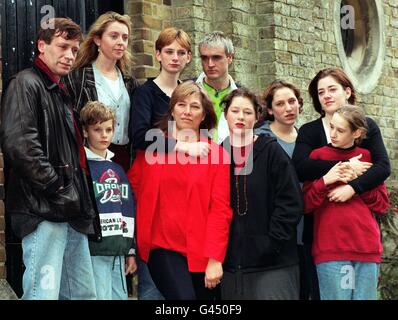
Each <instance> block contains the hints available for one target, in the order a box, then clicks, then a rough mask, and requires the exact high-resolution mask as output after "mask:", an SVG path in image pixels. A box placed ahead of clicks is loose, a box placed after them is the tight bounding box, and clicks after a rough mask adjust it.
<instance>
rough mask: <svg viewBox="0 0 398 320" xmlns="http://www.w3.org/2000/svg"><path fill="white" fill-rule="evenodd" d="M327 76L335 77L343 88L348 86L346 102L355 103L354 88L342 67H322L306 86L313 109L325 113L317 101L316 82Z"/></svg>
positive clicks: (321, 113)
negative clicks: (349, 90)
mask: <svg viewBox="0 0 398 320" xmlns="http://www.w3.org/2000/svg"><path fill="white" fill-rule="evenodd" d="M328 76H331V77H333V79H335V80H336V81H337V82H338V83H339V84H340V85H342V86H343V88H344V89H346V88H350V89H351V96H350V97H349V98H348V103H350V104H355V102H356V93H355V88H354V85H353V84H352V82H351V80H350V79H349V78H348V76H347V74H346V73H345V72H344V71H343V70H342V69H339V68H326V69H323V70H321V71H319V72H318V73H317V74H316V76H315V77H314V79H312V80H311V82H310V84H309V86H308V92H309V94H310V96H311V98H312V102H313V105H314V109H315V111H316V112H318V113H319V114H320V115H322V116H323V115H325V111H323V109H322V105H321V102H320V101H319V96H318V82H319V80H321V79H323V78H326V77H328Z"/></svg>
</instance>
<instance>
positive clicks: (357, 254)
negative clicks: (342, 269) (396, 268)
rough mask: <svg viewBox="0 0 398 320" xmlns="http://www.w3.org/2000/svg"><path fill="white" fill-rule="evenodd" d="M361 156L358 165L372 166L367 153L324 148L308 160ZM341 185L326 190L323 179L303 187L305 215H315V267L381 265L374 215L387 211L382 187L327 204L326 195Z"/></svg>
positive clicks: (381, 251)
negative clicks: (355, 263) (327, 264)
mask: <svg viewBox="0 0 398 320" xmlns="http://www.w3.org/2000/svg"><path fill="white" fill-rule="evenodd" d="M361 153H362V158H361V159H360V160H361V161H366V162H371V161H372V159H371V155H370V153H369V150H367V149H362V148H359V147H352V148H349V149H345V150H343V149H340V148H334V147H332V146H330V145H329V146H325V147H322V148H319V149H315V150H313V151H312V152H311V154H310V158H311V159H321V160H348V159H350V158H352V157H354V156H357V155H359V154H361ZM338 185H341V183H337V184H333V185H330V186H325V183H324V181H323V178H321V179H318V180H315V181H312V182H305V183H304V201H305V213H311V212H313V214H314V221H315V225H314V242H313V245H312V255H313V257H314V261H315V264H319V263H322V262H327V261H336V260H352V261H361V262H377V263H379V262H381V255H382V253H383V246H382V243H381V238H380V229H379V225H378V223H377V221H376V219H375V216H374V213H377V214H383V213H385V212H386V210H387V209H388V207H389V199H388V194H387V189H386V186H385V184H384V183H383V184H381V185H379V186H378V187H376V188H374V189H372V190H370V191H367V192H364V193H362V194H360V195H357V194H355V195H354V196H353V197H352V198H351V199H350V200H348V201H346V202H343V203H340V202H330V201H329V200H328V198H327V194H328V192H329V191H331V190H333V189H334V188H335V187H336V186H338Z"/></svg>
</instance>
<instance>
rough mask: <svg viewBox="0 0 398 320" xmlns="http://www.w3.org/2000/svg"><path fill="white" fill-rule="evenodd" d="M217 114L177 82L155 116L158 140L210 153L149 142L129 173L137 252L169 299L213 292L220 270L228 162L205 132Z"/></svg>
mask: <svg viewBox="0 0 398 320" xmlns="http://www.w3.org/2000/svg"><path fill="white" fill-rule="evenodd" d="M216 119H217V118H216V115H215V113H214V110H213V106H212V103H211V101H210V99H209V98H208V96H207V94H206V93H205V92H204V91H203V90H202V89H201V88H200V87H199V86H198V85H197V84H195V83H194V82H192V81H188V82H184V83H182V84H180V85H179V86H178V87H177V88H176V89H175V91H174V92H173V94H172V96H171V100H170V109H169V111H168V113H167V114H166V116H165V117H164V118H163V119H162V120H161V121H160V123H159V128H160V129H161V131H162V133H163V139H161V140H163V141H165V140H170V139H175V140H177V141H184V142H198V141H202V142H206V143H208V144H209V146H210V152H209V153H208V155H206V156H203V157H201V158H199V157H192V156H189V155H188V154H185V153H181V152H178V151H170V152H168V153H167V152H163V151H159V150H161V149H162V148H158V149H156V147H155V148H152V147H151V146H150V147H148V148H147V150H146V151H145V152H144V151H141V152H139V153H138V154H137V158H136V160H135V161H134V164H133V166H132V168H131V169H130V171H129V173H128V176H129V180H130V182H131V184H132V186H133V189H134V192H135V193H136V196H137V218H136V219H137V241H138V248H139V249H138V252H139V254H140V256H141V258H142V259H143V260H144V261H145V262H147V264H148V267H149V271H150V273H151V276H152V279H153V280H154V282H155V284H156V286H157V288H158V289H159V291H160V292H161V293H162V294H163V296H164V297H165V298H166V299H184V300H186V299H190V300H193V299H213V298H214V296H215V292H217V290H209V289H213V288H215V287H217V286H218V284H219V283H220V281H221V278H222V275H223V269H222V263H223V261H224V257H225V253H226V249H227V243H228V234H229V225H230V222H231V219H232V211H231V208H230V194H229V192H230V191H229V190H230V177H229V167H230V166H229V162H230V161H229V156H228V154H227V153H226V152H225V151H224V149H223V148H222V147H220V146H219V145H217V144H215V143H213V142H212V141H211V140H210V139H209V137H208V136H207V135H206V134H205V133H204V132H202V131H209V130H211V129H213V128H214V127H215V125H216V121H217V120H216ZM170 124H171V127H170ZM201 129H204V130H201ZM165 137H167V138H168V139H164V138H165ZM159 138H162V137H160V136H158V140H157V143H159ZM169 150H170V149H169Z"/></svg>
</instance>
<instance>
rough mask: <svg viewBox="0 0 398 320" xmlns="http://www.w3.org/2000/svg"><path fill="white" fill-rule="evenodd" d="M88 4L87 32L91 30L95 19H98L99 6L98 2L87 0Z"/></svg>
mask: <svg viewBox="0 0 398 320" xmlns="http://www.w3.org/2000/svg"><path fill="white" fill-rule="evenodd" d="M85 4H86V10H85V12H86V30H89V28H90V26H91V25H92V24H93V22H94V21H95V19H97V17H98V5H97V1H96V0H87V1H86V2H85Z"/></svg>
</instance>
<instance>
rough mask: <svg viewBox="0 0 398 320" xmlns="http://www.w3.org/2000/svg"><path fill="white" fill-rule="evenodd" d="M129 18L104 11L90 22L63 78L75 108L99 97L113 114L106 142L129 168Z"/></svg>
mask: <svg viewBox="0 0 398 320" xmlns="http://www.w3.org/2000/svg"><path fill="white" fill-rule="evenodd" d="M130 36H131V20H130V17H129V16H128V15H120V14H118V13H116V12H107V13H104V14H102V15H101V16H99V17H98V19H97V20H96V21H95V22H94V23H93V25H92V26H91V28H90V31H89V33H88V35H87V37H86V39H85V40H84V42H83V44H82V46H81V48H80V50H79V53H78V56H77V58H76V63H75V65H74V69H73V70H72V72H70V73H69V74H68V76H67V77H66V78H65V79H64V81H65V84H66V86H67V88H68V91H69V94H70V95H71V97H72V100H73V103H74V107H75V111H76V112H77V114H80V110H81V109H82V108H83V106H84V105H85V104H86V102H87V101H96V100H98V101H100V102H102V103H104V104H105V105H106V106H108V107H110V108H111V109H112V111H113V112H114V113H115V114H116V124H115V134H114V137H113V140H112V144H111V145H110V146H109V150H111V151H112V152H113V153H114V154H115V157H114V158H113V161H115V162H116V163H118V164H120V165H121V166H122V167H123V169H124V170H125V171H127V170H128V169H129V168H130V163H131V152H130V150H131V148H130V146H131V143H130V141H129V137H128V127H129V118H130V109H131V107H130V106H131V100H132V95H133V91H134V89H135V88H136V87H137V86H138V82H137V80H136V79H135V78H134V77H133V76H132V75H131V71H132V70H131V69H132V62H131V54H130V52H129V49H128V43H129V39H130Z"/></svg>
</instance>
